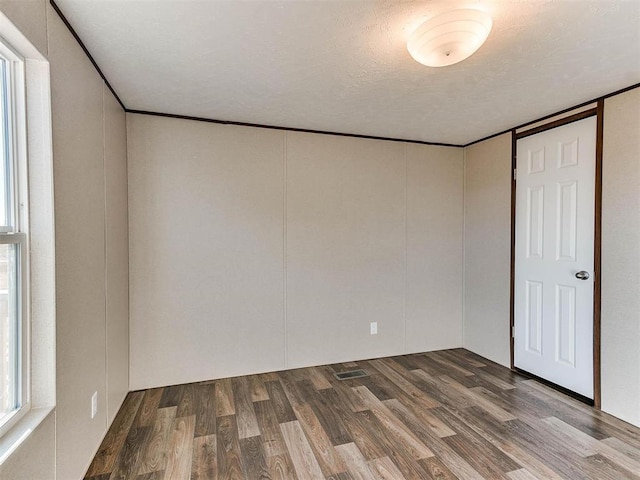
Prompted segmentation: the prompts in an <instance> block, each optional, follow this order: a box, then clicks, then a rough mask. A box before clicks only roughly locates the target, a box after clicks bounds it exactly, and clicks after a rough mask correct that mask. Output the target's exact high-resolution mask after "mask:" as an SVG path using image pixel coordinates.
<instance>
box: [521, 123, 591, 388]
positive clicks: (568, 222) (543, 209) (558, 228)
mask: <svg viewBox="0 0 640 480" xmlns="http://www.w3.org/2000/svg"><path fill="white" fill-rule="evenodd" d="M595 138H596V118H595V117H591V118H587V119H584V120H580V121H578V122H574V123H571V124H568V125H564V126H561V127H558V128H554V129H552V130H548V131H545V132H542V133H538V134H536V135H531V136H529V137H525V138H522V139H520V140H518V142H517V157H516V168H517V176H516V245H515V332H514V333H515V339H514V365H515V366H516V367H518V368H520V369H522V370H526V371H527V372H530V373H532V374H534V375H537V376H539V377H542V378H545V379H547V380H549V381H551V382H553V383H556V384H558V385H560V386H562V387H565V388H568V389H569V390H572V391H574V392H577V393H579V394H581V395H583V396H585V397H588V398H593V264H594V211H595V210H594V208H595V152H596V147H595ZM581 271H586V272H587V273H588V274H589V278H588V279H586V280H585V279H579V278H577V277H576V274H577V273H578V272H581Z"/></svg>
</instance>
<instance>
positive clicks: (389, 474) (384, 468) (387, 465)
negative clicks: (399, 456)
mask: <svg viewBox="0 0 640 480" xmlns="http://www.w3.org/2000/svg"><path fill="white" fill-rule="evenodd" d="M369 465H370V467H371V468H373V469H375V471H376V473H377V474H378V477H380V480H406V478H405V476H404V475H402V473H401V472H400V470H398V467H396V466H395V465H394V463H393V462H392V461H391V459H390V458H389V457H382V458H374V459H373V460H369Z"/></svg>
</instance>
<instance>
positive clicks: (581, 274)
mask: <svg viewBox="0 0 640 480" xmlns="http://www.w3.org/2000/svg"><path fill="white" fill-rule="evenodd" d="M576 278H577V279H578V280H589V272H585V271H584V270H582V271H580V272H578V273H576Z"/></svg>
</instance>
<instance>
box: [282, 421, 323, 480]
mask: <svg viewBox="0 0 640 480" xmlns="http://www.w3.org/2000/svg"><path fill="white" fill-rule="evenodd" d="M280 430H281V431H282V436H283V438H284V441H285V443H286V445H287V450H288V451H289V455H290V456H291V461H292V462H293V467H294V469H295V471H296V474H297V476H298V478H299V479H300V480H325V478H324V475H323V474H322V470H320V465H318V461H317V460H316V457H315V455H314V454H313V450H312V449H311V446H310V445H309V442H308V441H307V438H306V437H305V435H304V432H303V431H302V427H301V426H300V423H299V422H298V421H297V420H296V421H293V422H287V423H281V424H280Z"/></svg>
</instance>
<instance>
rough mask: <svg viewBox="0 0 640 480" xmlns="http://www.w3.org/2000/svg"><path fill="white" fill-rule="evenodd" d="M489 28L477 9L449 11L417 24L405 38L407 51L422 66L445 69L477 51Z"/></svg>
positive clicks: (488, 22) (486, 19)
mask: <svg viewBox="0 0 640 480" xmlns="http://www.w3.org/2000/svg"><path fill="white" fill-rule="evenodd" d="M492 25H493V22H492V21H491V17H490V16H489V15H487V14H486V13H485V12H481V11H480V10H471V9H460V10H452V11H450V12H447V13H443V14H441V15H438V16H436V17H433V18H430V19H429V20H427V21H426V22H424V23H423V24H422V25H420V26H419V27H418V28H417V29H416V30H415V31H414V32H413V33H412V34H411V35H410V36H409V40H408V41H407V49H408V50H409V53H410V54H411V56H412V57H413V58H414V59H415V60H416V61H417V62H419V63H422V64H423V65H426V66H428V67H446V66H447V65H453V64H454V63H458V62H461V61H462V60H464V59H465V58H468V57H470V56H471V55H472V54H473V53H474V52H475V51H476V50H478V49H479V48H480V46H482V44H483V43H484V41H485V40H486V39H487V37H488V36H489V32H490V31H491V26H492Z"/></svg>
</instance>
